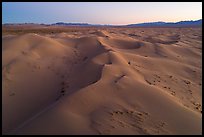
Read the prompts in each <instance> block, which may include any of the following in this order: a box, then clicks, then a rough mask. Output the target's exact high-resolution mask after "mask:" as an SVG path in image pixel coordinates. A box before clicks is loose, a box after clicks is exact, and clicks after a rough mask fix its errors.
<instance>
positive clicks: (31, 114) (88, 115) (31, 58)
mask: <svg viewBox="0 0 204 137" xmlns="http://www.w3.org/2000/svg"><path fill="white" fill-rule="evenodd" d="M201 38H202V33H201V28H193V29H192V28H183V29H179V28H155V29H153V28H147V29H144V28H137V29H133V28H129V29H126V28H104V29H90V28H89V29H87V30H84V29H83V31H80V29H78V30H77V31H72V32H69V33H68V32H67V33H54V34H35V33H27V34H23V35H17V36H15V35H12V36H9V35H7V36H3V38H2V40H3V47H2V51H3V52H2V54H3V63H2V75H3V77H2V84H3V93H2V96H3V97H2V98H3V102H2V103H3V105H2V107H3V110H2V111H3V118H2V119H3V134H201V133H202V131H201V128H202V122H201V120H202V106H201V102H202V91H201V86H202V85H201V81H202V77H201V75H202V69H201V61H202V60H201V56H202V40H201Z"/></svg>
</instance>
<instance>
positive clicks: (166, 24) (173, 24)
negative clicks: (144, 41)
mask: <svg viewBox="0 0 204 137" xmlns="http://www.w3.org/2000/svg"><path fill="white" fill-rule="evenodd" d="M3 25H45V26H84V27H85V26H87V27H91V26H95V27H96V26H102V27H105V26H109V27H111V26H112V27H202V19H200V20H195V21H193V20H191V21H179V22H161V21H159V22H147V23H138V24H128V25H101V24H88V23H65V22H57V23H54V24H34V23H22V24H3Z"/></svg>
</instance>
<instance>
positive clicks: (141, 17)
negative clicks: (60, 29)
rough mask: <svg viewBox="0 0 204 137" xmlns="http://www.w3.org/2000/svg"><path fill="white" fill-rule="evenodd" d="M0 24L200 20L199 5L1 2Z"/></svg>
mask: <svg viewBox="0 0 204 137" xmlns="http://www.w3.org/2000/svg"><path fill="white" fill-rule="evenodd" d="M2 12H3V13H2V19H3V20H2V21H3V23H48V24H50V23H56V22H70V23H90V24H113V25H124V24H134V23H142V22H155V21H165V22H177V21H181V20H198V19H202V2H3V4H2Z"/></svg>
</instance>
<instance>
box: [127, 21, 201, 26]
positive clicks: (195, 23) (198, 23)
mask: <svg viewBox="0 0 204 137" xmlns="http://www.w3.org/2000/svg"><path fill="white" fill-rule="evenodd" d="M126 26H128V27H197V26H202V19H200V20H195V21H192V20H191V21H179V22H148V23H139V24H129V25H126Z"/></svg>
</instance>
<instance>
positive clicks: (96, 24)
mask: <svg viewBox="0 0 204 137" xmlns="http://www.w3.org/2000/svg"><path fill="white" fill-rule="evenodd" d="M198 20H202V18H201V19H196V20H192V19H191V20H180V21H176V22H172V21H170V22H165V21H160V20H159V21H150V22H141V23H129V24H121V25H118V24H95V23H88V22H63V21H58V22H55V23H33V22H24V23H3V22H2V25H6V24H38V25H41V24H44V25H52V24H56V23H68V24H69V23H70V24H88V25H104V26H105V25H110V26H124V25H132V24H143V23H156V22H164V23H177V22H181V21H198Z"/></svg>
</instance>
